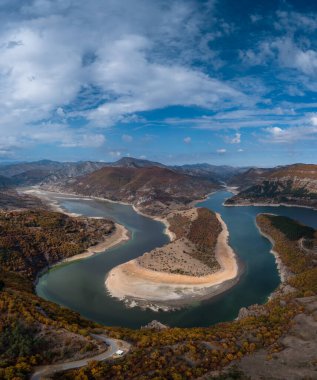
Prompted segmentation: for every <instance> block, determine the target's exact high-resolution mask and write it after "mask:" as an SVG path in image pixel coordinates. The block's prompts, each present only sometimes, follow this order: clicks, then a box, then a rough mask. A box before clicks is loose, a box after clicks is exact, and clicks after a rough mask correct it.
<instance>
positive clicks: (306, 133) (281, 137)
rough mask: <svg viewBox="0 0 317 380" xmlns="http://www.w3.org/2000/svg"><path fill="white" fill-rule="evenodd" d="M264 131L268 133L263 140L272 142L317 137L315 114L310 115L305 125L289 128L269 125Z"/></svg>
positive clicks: (286, 141)
mask: <svg viewBox="0 0 317 380" xmlns="http://www.w3.org/2000/svg"><path fill="white" fill-rule="evenodd" d="M265 132H266V133H267V134H268V135H269V137H268V138H267V139H265V140H264V141H266V142H272V143H296V142H298V141H301V140H312V139H314V140H316V139H317V116H316V115H314V116H311V118H310V119H309V120H308V121H307V123H306V124H305V125H302V126H294V127H290V128H280V127H270V128H266V129H265Z"/></svg>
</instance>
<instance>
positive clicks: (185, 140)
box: [184, 136, 192, 144]
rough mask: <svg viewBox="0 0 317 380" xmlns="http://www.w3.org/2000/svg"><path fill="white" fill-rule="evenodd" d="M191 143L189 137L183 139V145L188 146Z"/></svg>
mask: <svg viewBox="0 0 317 380" xmlns="http://www.w3.org/2000/svg"><path fill="white" fill-rule="evenodd" d="M191 141H192V139H191V137H189V136H187V137H185V138H184V143H185V144H189V143H191Z"/></svg>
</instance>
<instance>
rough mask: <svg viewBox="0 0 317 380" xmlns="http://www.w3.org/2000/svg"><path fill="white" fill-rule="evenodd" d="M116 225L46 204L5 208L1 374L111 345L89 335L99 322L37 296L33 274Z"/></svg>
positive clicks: (25, 372) (0, 236)
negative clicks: (44, 207)
mask: <svg viewBox="0 0 317 380" xmlns="http://www.w3.org/2000/svg"><path fill="white" fill-rule="evenodd" d="M112 229H113V223H112V222H110V221H107V220H95V219H86V218H71V217H69V216H66V215H64V214H60V213H56V212H48V211H44V210H37V211H20V212H18V211H14V212H0V263H1V264H0V379H5V380H12V379H17V380H18V379H19V380H22V379H28V378H29V374H30V373H31V371H32V368H33V367H34V366H36V365H39V364H45V363H55V362H59V361H61V360H62V361H64V360H65V361H67V360H70V359H73V360H74V359H81V358H85V357H90V356H92V355H94V354H96V353H98V352H101V351H104V350H105V346H104V344H100V343H98V341H96V340H95V339H92V338H91V336H90V335H89V334H90V333H91V332H94V331H95V328H96V327H97V324H95V323H94V322H90V321H87V320H85V319H83V318H81V317H80V316H79V314H77V313H75V312H73V311H70V310H68V309H66V308H62V307H60V306H58V305H56V304H54V303H52V302H47V301H45V300H43V299H41V298H40V297H38V296H36V295H35V294H34V286H33V283H32V281H31V280H34V279H35V277H36V275H37V274H38V273H39V272H40V271H41V270H42V269H43V268H44V267H45V266H47V265H49V264H53V263H56V262H57V261H58V260H60V259H62V258H65V257H69V256H71V255H75V254H76V253H81V252H83V251H84V250H85V249H86V248H87V247H88V246H90V245H93V244H95V243H97V242H100V241H103V239H104V238H105V236H107V235H108V234H109V233H110V232H111V231H112Z"/></svg>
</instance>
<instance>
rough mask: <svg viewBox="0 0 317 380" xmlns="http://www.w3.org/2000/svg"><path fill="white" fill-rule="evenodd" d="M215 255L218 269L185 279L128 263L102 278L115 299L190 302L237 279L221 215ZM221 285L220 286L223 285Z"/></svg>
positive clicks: (234, 257) (181, 276)
mask: <svg viewBox="0 0 317 380" xmlns="http://www.w3.org/2000/svg"><path fill="white" fill-rule="evenodd" d="M217 218H218V220H219V222H220V223H221V225H222V231H221V233H220V234H219V236H218V240H217V245H216V249H215V256H216V259H217V261H218V262H219V264H220V267H221V269H220V270H219V271H217V272H215V273H212V274H210V275H207V276H200V277H195V276H187V275H181V274H171V273H164V272H157V271H154V270H150V269H146V268H143V267H141V266H140V265H139V264H138V263H137V260H131V261H129V262H127V263H124V264H121V265H119V266H117V267H115V268H113V269H112V270H111V271H110V272H109V274H108V276H107V277H106V281H105V284H106V287H107V289H108V291H109V293H110V294H111V295H112V296H113V297H116V298H119V299H122V300H123V299H130V300H134V301H138V300H140V301H141V302H142V301H147V302H154V303H157V302H158V303H163V304H164V303H167V304H168V303H169V302H171V301H173V302H174V301H181V302H182V303H184V304H186V303H191V302H193V301H194V300H195V299H200V298H209V297H210V296H212V295H215V294H219V293H220V292H222V291H224V290H227V289H228V285H229V282H230V286H232V285H233V284H234V283H235V282H236V281H234V280H237V278H238V274H239V268H238V263H237V259H236V256H235V253H234V252H233V250H232V248H231V247H230V246H229V244H228V236H229V232H228V229H227V226H226V224H225V223H224V221H223V220H222V218H221V216H220V215H219V214H217ZM223 285H224V286H223Z"/></svg>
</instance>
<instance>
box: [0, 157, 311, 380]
mask: <svg viewBox="0 0 317 380" xmlns="http://www.w3.org/2000/svg"><path fill="white" fill-rule="evenodd" d="M123 164H124V165H125V167H122V166H118V167H117V166H116V165H113V166H108V167H102V168H97V169H96V170H94V171H92V172H91V173H88V174H84V175H80V176H79V177H77V175H76V176H74V177H70V178H68V179H67V180H65V179H63V180H62V181H60V179H57V177H56V179H54V180H53V181H51V178H52V177H50V181H47V182H46V181H43V180H42V179H41V180H40V181H38V179H37V180H36V182H37V183H35V184H34V182H33V180H34V178H39V177H40V176H39V177H36V176H34V173H31V179H30V180H29V179H28V176H29V173H28V170H27V172H26V173H25V172H24V174H23V173H19V175H20V177H19V178H20V179H21V178H23V180H21V182H19V183H17V182H16V183H14V184H13V180H12V179H10V180H7V179H4V180H3V181H2V188H1V191H2V192H3V194H7V196H8V194H10V196H11V198H6V197H5V196H3V197H2V211H1V218H0V219H1V220H0V227H1V231H2V235H1V241H0V243H1V252H2V254H1V288H2V290H1V291H0V301H1V305H2V311H3V313H2V317H1V318H2V319H1V329H2V330H1V331H2V333H3V339H4V340H3V341H1V342H2V343H1V342H0V343H1V344H2V346H1V345H0V348H1V347H2V348H1V350H2V351H1V350H0V354H1V355H2V356H1V358H2V359H3V360H4V361H3V364H2V366H0V378H1V376H2V377H3V378H4V379H10V378H11V377H12V376H16V377H18V378H21V379H23V378H26V377H27V376H28V374H29V373H31V371H32V369H33V368H34V367H35V366H42V365H43V364H45V365H48V364H50V363H55V362H56V363H63V362H65V361H66V362H67V361H70V362H72V360H73V361H74V360H77V359H80V360H81V359H82V360H83V362H82V365H84V367H83V368H82V369H78V370H73V371H70V372H67V373H63V374H62V375H60V374H56V375H54V378H55V379H59V378H63V379H64V378H65V379H68V378H69V379H72V378H76V377H78V376H88V377H89V378H92V379H99V378H103V379H107V378H109V379H110V378H118V379H119V378H124V379H130V378H131V379H132V378H142V376H143V377H144V376H145V378H149V379H150V378H153V379H154V378H156V377H157V376H159V377H160V378H168V374H167V373H165V372H164V369H163V367H164V365H163V364H164V363H166V361H167V360H169V361H170V360H171V358H172V357H173V360H172V362H173V366H174V367H173V368H174V371H175V373H176V374H177V375H179V376H182V378H185V379H187V378H188V379H191V378H196V377H198V376H207V377H208V376H209V375H208V374H210V376H216V378H217V376H218V375H219V374H220V372H222V371H224V373H228V374H229V373H232V374H233V373H237V374H238V373H240V375H239V376H248V374H250V375H251V376H252V379H253V378H255V379H257V377H256V374H257V373H261V372H262V371H267V369H266V368H267V366H266V360H271V358H274V359H275V360H274V363H275V364H276V365H275V366H274V368H275V372H276V376H281V373H282V372H283V371H284V367H283V362H285V361H286V362H287V361H288V360H291V362H292V371H295V373H296V371H299V368H300V365H301V363H302V362H303V360H305V359H304V357H303V355H302V354H301V353H296V348H298V347H301V346H302V345H303V341H302V338H301V337H300V335H298V334H300V332H301V331H303V332H304V331H306V330H305V329H307V328H308V327H307V326H310V325H311V326H313V324H314V322H313V321H312V319H311V318H312V317H311V316H310V314H309V313H310V310H315V309H314V305H315V303H314V302H315V296H316V289H315V288H314V284H315V282H316V281H315V280H316V271H315V269H316V268H315V265H316V262H315V254H314V250H315V246H316V242H315V240H314V239H315V234H316V232H315V229H316V227H317V225H316V214H315V211H314V210H313V209H312V208H299V207H296V205H297V204H298V205H299V206H307V204H305V202H306V201H308V202H311V200H313V196H310V197H309V198H308V199H306V197H305V196H302V195H301V194H306V195H307V194H308V192H309V194H314V192H315V187H314V175H315V174H314V173H315V171H314V170H315V166H314V165H312V166H310V167H309V170H308V168H307V170H306V171H305V170H302V168H301V167H300V168H298V167H297V171H296V170H295V169H294V168H293V167H292V166H291V167H286V168H282V169H281V168H277V169H274V170H273V173H271V174H270V175H268V172H270V171H271V169H267V170H265V171H264V172H265V178H263V171H262V170H261V173H260V177H259V178H258V179H253V180H252V181H253V185H252V184H251V186H249V187H247V189H246V190H243V187H242V185H241V183H242V182H243V181H242V182H241V183H240V185H239V183H238V181H237V180H236V179H235V176H236V177H238V178H239V176H243V173H241V172H240V173H237V172H235V174H233V173H231V175H232V176H231V177H230V178H227V181H228V184H230V185H232V186H238V190H241V191H240V193H238V194H237V195H234V196H233V197H232V194H231V193H228V192H225V191H223V190H221V186H222V185H221V179H220V178H208V179H207V178H206V175H205V174H203V175H202V177H200V174H199V175H197V173H196V174H195V175H192V174H184V173H175V172H173V171H172V169H170V168H166V167H164V166H163V165H162V167H161V166H157V167H154V168H153V166H152V163H149V164H148V165H147V163H146V162H145V161H144V160H143V161H142V162H141V163H138V161H137V160H135V159H133V160H127V161H126V162H125V161H124V162H123ZM41 165H42V164H41ZM44 165H45V164H44ZM120 165H121V164H120ZM139 166H141V167H139ZM7 170H8V169H7ZM213 170H214V169H213ZM248 170H251V169H247V171H248ZM247 171H246V172H244V173H246V174H245V175H247V176H249V174H248V172H247ZM300 173H302V174H300ZM14 175H16V174H14ZM226 175H228V174H226ZM253 176H254V175H253V174H252V175H251V177H253ZM8 178H10V177H8ZM59 178H61V177H59ZM285 178H287V180H285ZM20 179H19V181H20ZM15 180H16V179H15ZM277 180H278V181H281V182H282V183H284V182H285V181H288V182H287V187H286V190H287V191H286V190H285V189H284V188H282V189H284V190H281V187H280V185H279V186H278V191H280V192H281V193H283V196H287V201H286V202H285V203H287V202H289V206H291V204H292V203H293V202H291V200H292V201H293V200H294V199H295V200H296V201H295V205H294V206H291V207H283V206H279V207H277V204H276V203H277V199H278V198H277V190H276V188H274V189H273V190H274V191H273V190H272V191H271V189H269V190H268V191H265V192H264V196H263V199H265V200H264V201H263V200H261V202H256V201H255V199H256V196H254V197H253V198H250V199H249V198H248V201H245V202H244V203H243V201H240V200H239V202H238V198H239V197H242V196H241V194H243V192H244V191H247V193H248V194H250V193H251V192H252V194H253V192H254V191H255V190H249V189H250V188H251V189H253V187H254V186H266V185H265V183H266V182H265V181H271V182H276V181H277ZM23 182H24V183H23ZM22 183H23V185H24V186H22ZM28 183H32V184H33V185H32V186H33V187H31V188H27V187H25V186H26V185H27V184H28ZM244 183H247V182H244ZM118 189H120V191H118ZM265 189H267V188H265ZM51 190H54V191H55V192H52V191H51ZM291 192H293V193H292V194H293V195H292V196H293V198H290V197H291ZM294 192H295V193H294ZM210 193H212V194H210ZM260 193H261V194H262V195H263V191H262V190H261V191H260ZM294 194H295V195H294ZM294 197H295V198H294ZM107 199H109V201H108V200H107ZM198 199H202V200H200V201H198ZM239 199H240V198H239ZM245 199H247V198H245ZM232 200H233V201H232ZM302 200H303V201H302ZM230 202H232V206H233V205H235V202H237V203H236V204H237V205H241V203H242V204H244V205H245V206H244V207H227V205H228V204H230ZM259 203H261V204H262V205H258V204H259ZM283 203H284V202H283ZM272 206H274V207H272ZM308 206H309V207H311V203H309V205H308ZM272 213H274V214H276V215H279V216H273V215H272ZM258 214H260V215H258ZM149 217H150V219H149ZM255 218H256V223H257V225H258V228H259V229H260V230H261V233H262V234H263V235H264V236H267V237H269V238H270V240H271V241H272V242H273V244H274V248H273V251H274V254H275V257H274V256H273V255H270V254H269V251H270V244H268V242H267V241H266V238H263V237H262V236H261V235H259V232H258V230H257V227H256V224H255ZM289 218H292V219H295V220H297V221H298V220H299V221H300V222H301V223H303V224H306V225H309V226H311V227H305V226H304V225H303V224H298V222H292V220H291V219H289ZM162 222H164V224H162ZM164 232H165V233H164ZM166 234H168V235H166ZM168 237H169V238H168ZM128 238H129V240H127V239H128ZM124 240H126V241H125V242H124ZM168 240H170V241H168ZM44 241H46V243H44ZM61 241H62V242H63V244H62V245H61ZM120 242H124V243H122V244H121V245H118V243H120ZM56 247H58V249H57V248H56ZM17 248H18V249H17ZM61 248H63V249H61ZM105 249H107V251H106V252H105V253H103V251H104V250H105ZM96 252H97V254H95V253H96ZM98 252H99V253H98ZM73 258H74V259H77V261H72V260H73ZM65 259H66V260H65ZM78 259H79V260H78ZM61 261H64V263H63V264H59V265H57V266H54V265H55V264H57V263H59V262H61ZM66 261H67V262H66ZM275 261H276V263H275ZM48 267H51V269H49V270H48V271H46V270H47V268H48ZM277 269H279V272H280V273H279V274H278V272H277ZM45 271H46V272H45ZM38 274H41V276H40V277H39V279H38V283H36V288H35V290H36V293H37V294H34V287H33V285H32V281H34V280H36V279H37V275H38ZM279 283H281V284H280V286H279ZM108 292H109V293H108ZM111 295H112V296H111ZM270 295H271V297H270V299H269V300H268V297H269V296H270ZM43 298H44V299H46V301H45V300H44V299H43ZM51 301H53V303H52V302H51ZM57 304H59V305H62V306H64V307H60V306H58V305H57ZM9 305H10V307H9ZM65 306H67V308H65ZM69 309H72V310H74V311H71V310H69ZM167 310H169V311H168V312H167ZM21 312H22V313H21ZM76 312H79V314H77V313H76ZM19 313H20V315H19ZM17 315H19V317H18V319H17V321H18V322H17V323H15V322H14V321H15V320H16V316H17ZM236 317H238V320H237V321H232V320H233V319H234V318H236ZM85 318H87V319H85ZM153 319H159V321H161V322H162V323H164V324H166V325H167V326H168V327H167V328H165V329H164V330H155V328H154V330H153V329H151V328H149V329H141V330H140V329H139V327H140V326H141V325H143V326H144V325H147V324H148V323H149V322H150V321H152V320H153ZM89 320H92V321H95V322H89ZM223 321H227V322H225V323H223ZM220 322H222V323H220ZM118 324H119V325H120V326H122V327H115V326H117V325H118ZM211 325H213V326H211ZM131 327H133V328H134V330H133V329H131ZM11 331H12V333H11ZM95 333H101V334H105V336H107V337H110V338H111V337H112V338H115V339H121V340H123V341H125V342H129V344H130V345H131V352H130V353H128V354H127V356H126V357H125V358H122V359H116V360H115V361H110V362H109V363H107V362H104V363H100V364H98V363H91V364H88V365H86V366H85V364H86V363H87V359H86V358H87V357H88V358H89V356H96V357H98V356H100V357H107V353H105V354H104V353H102V352H103V351H104V350H105V347H104V346H102V344H100V342H98V340H95V339H94V338H91V334H95ZM12 334H13V335H12ZM61 334H62V335H63V336H64V337H67V339H66V340H63V339H62V338H61V336H62V335H61ZM294 334H295V335H296V334H297V335H296V337H297V338H296V339H295V340H294V339H291V338H290V336H293V335H294ZM260 335H261V336H260ZM12 336H14V339H17V340H18V341H20V339H21V344H22V345H27V346H26V347H28V348H27V350H26V351H23V352H25V354H24V359H23V360H21V359H19V358H21V353H22V351H21V349H20V348H17V349H16V350H15V351H12V352H9V351H8V350H7V349H6V348H5V347H6V345H7V344H9V346H10V345H11V343H10V342H12V339H13V338H12ZM22 336H25V337H26V338H25V339H26V340H27V342H28V343H26V342H25V341H24V340H23V339H24V338H23V339H22ZM27 337H29V338H27ZM48 337H49V338H48ZM48 339H49V341H50V343H48ZM153 339H154V340H153ZM188 339H190V342H191V343H189V341H188ZM305 339H308V338H305ZM309 344H311V345H312V346H311V347H313V341H310V343H309ZM66 345H67V348H66ZM21 347H22V346H21ZM43 347H45V349H46V350H47V352H48V353H49V354H48V355H43V354H42V353H41V351H42V350H43ZM19 350H20V351H19ZM303 350H304V348H303ZM75 352H78V354H75ZM288 352H290V355H291V356H287V355H288ZM303 352H306V351H303ZM145 355H146V356H147V357H148V355H150V359H149V360H148V361H146V362H144V361H143V360H142V358H144V356H145ZM206 357H207V358H208V360H207V361H206V360H205V359H206ZM307 357H310V356H307ZM153 358H155V359H153ZM264 358H266V359H264ZM289 358H291V359H289ZM308 360H311V362H310V364H308V363H306V364H305V368H306V371H305V374H306V375H307V376H309V375H310V374H312V373H313V372H314V371H315V367H314V364H313V359H308ZM123 362H124V363H125V364H124V367H121V365H122V363H123ZM116 363H117V364H116ZM120 363H121V364H120ZM189 363H190V364H189ZM57 366H58V368H60V369H62V368H65V369H66V367H63V364H57ZM56 368H57V367H56ZM118 368H120V371H119V372H118ZM252 371H253V372H252ZM254 371H255V372H254ZM243 373H244V375H242V374H243ZM10 374H12V376H11V375H10ZM10 376H11V377H10ZM224 376H225V375H224ZM228 376H229V375H228ZM237 376H238V375H237ZM241 378H243V377H241ZM276 378H277V379H279V378H280V377H276ZM290 378H291V377H290ZM294 379H296V377H294Z"/></svg>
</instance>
